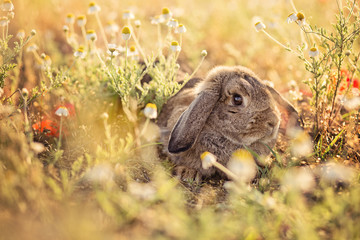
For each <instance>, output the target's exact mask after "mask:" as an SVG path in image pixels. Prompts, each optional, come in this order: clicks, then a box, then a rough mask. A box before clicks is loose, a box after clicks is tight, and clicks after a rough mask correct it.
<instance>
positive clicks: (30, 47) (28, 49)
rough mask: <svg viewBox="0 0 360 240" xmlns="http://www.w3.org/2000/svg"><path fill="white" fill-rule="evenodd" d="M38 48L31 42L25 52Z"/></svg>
mask: <svg viewBox="0 0 360 240" xmlns="http://www.w3.org/2000/svg"><path fill="white" fill-rule="evenodd" d="M38 49H39V48H38V46H37V45H36V44H35V43H33V44H30V45H29V46H28V47H27V48H26V51H27V52H34V51H36V50H38Z"/></svg>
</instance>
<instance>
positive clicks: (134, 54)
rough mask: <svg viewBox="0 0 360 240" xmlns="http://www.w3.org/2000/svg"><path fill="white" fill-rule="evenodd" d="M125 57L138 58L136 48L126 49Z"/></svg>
mask: <svg viewBox="0 0 360 240" xmlns="http://www.w3.org/2000/svg"><path fill="white" fill-rule="evenodd" d="M127 56H128V57H135V58H136V57H137V56H139V52H138V50H137V49H136V47H135V46H131V47H129V48H128V49H127Z"/></svg>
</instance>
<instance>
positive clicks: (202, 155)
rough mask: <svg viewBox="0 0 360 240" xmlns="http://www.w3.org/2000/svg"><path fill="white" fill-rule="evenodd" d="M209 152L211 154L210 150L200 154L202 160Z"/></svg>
mask: <svg viewBox="0 0 360 240" xmlns="http://www.w3.org/2000/svg"><path fill="white" fill-rule="evenodd" d="M208 154H210V153H209V152H203V153H202V154H201V155H200V158H201V160H203V159H204V158H205V157H206V156H207V155H208Z"/></svg>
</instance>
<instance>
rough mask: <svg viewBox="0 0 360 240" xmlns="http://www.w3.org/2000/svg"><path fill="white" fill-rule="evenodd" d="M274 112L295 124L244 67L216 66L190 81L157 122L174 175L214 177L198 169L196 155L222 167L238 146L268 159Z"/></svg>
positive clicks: (275, 124) (282, 102) (291, 113)
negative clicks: (212, 158)
mask: <svg viewBox="0 0 360 240" xmlns="http://www.w3.org/2000/svg"><path fill="white" fill-rule="evenodd" d="M279 107H280V108H282V109H285V110H286V111H287V112H288V114H289V116H290V118H292V119H294V122H295V123H296V124H298V123H299V116H298V113H297V111H296V110H295V108H294V107H293V106H292V105H291V104H290V103H289V102H288V101H287V100H285V99H284V98H283V97H282V96H281V95H280V94H279V93H278V92H277V91H276V90H275V89H273V88H272V87H270V86H267V85H266V84H265V83H264V82H263V81H262V80H260V79H259V78H258V77H257V76H256V75H255V74H254V73H253V72H252V71H250V70H249V69H247V68H245V67H241V66H236V67H224V66H219V67H215V68H214V69H212V70H211V71H210V72H209V73H208V75H207V77H206V78H205V79H204V80H202V79H199V78H196V79H191V80H190V81H189V82H188V83H187V84H186V85H185V86H184V87H183V88H182V89H181V90H180V91H179V92H178V93H177V94H176V95H175V96H173V97H172V98H170V99H169V101H168V102H167V104H165V105H164V107H163V109H162V111H161V113H160V115H159V118H158V125H159V126H160V127H161V129H162V130H163V131H162V136H161V140H162V141H163V143H164V145H165V148H166V149H167V153H168V155H169V156H170V158H171V160H172V161H173V162H174V163H175V165H176V167H175V174H176V175H177V176H178V177H179V178H181V179H188V178H190V179H196V180H200V179H201V178H203V177H210V176H212V175H214V174H215V173H216V172H217V171H218V170H217V169H216V168H214V167H212V168H209V169H207V170H205V169H203V168H202V165H201V160H200V155H201V154H202V153H203V152H205V151H209V152H211V153H213V154H214V155H215V156H216V157H217V161H218V162H220V163H221V164H223V165H226V164H227V162H228V161H229V159H230V156H231V154H232V153H233V152H234V151H236V150H237V149H240V148H244V146H246V147H248V148H250V149H252V150H253V151H254V152H255V153H257V154H258V155H261V156H266V155H268V154H269V153H270V150H269V148H268V147H270V148H273V147H274V145H275V143H276V139H277V136H278V132H279V126H280V111H279ZM257 163H258V164H260V163H259V162H257ZM218 173H219V174H220V175H223V173H221V172H218ZM224 177H225V176H224Z"/></svg>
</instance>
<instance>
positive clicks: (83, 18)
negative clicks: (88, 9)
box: [76, 15, 86, 27]
mask: <svg viewBox="0 0 360 240" xmlns="http://www.w3.org/2000/svg"><path fill="white" fill-rule="evenodd" d="M76 24H77V25H78V26H79V27H84V26H85V24H86V16H85V15H80V16H78V17H77V18H76Z"/></svg>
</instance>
